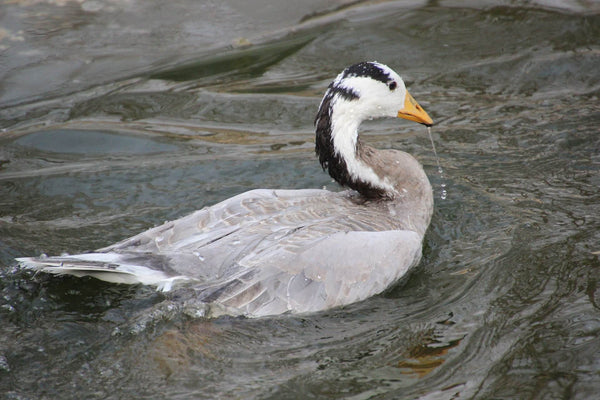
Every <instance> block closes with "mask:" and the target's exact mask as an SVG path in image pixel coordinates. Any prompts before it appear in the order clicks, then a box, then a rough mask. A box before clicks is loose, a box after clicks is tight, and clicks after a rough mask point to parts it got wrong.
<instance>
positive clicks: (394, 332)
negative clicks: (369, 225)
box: [0, 0, 600, 399]
mask: <svg viewBox="0 0 600 400" xmlns="http://www.w3.org/2000/svg"><path fill="white" fill-rule="evenodd" d="M2 9H3V11H4V12H3V13H0V80H1V81H2V85H1V86H0V129H2V131H1V133H0V265H1V268H0V292H1V293H0V393H2V394H5V395H6V396H7V398H15V399H20V398H107V397H110V396H112V397H123V398H129V397H136V398H139V397H147V398H165V397H167V398H173V397H185V398H273V399H280V398H298V399H306V398H348V397H354V398H394V399H395V398H409V399H413V398H425V399H449V398H575V399H587V398H593V397H594V396H595V395H596V393H597V392H598V390H599V389H600V379H599V378H598V373H597V371H599V370H600V361H599V360H600V359H599V358H598V356H597V354H598V348H599V347H600V340H599V339H598V331H599V329H600V322H599V321H600V307H599V304H600V285H599V284H598V282H600V274H599V273H598V271H599V270H600V269H599V268H600V261H599V258H598V252H599V251H600V233H599V232H600V218H599V216H600V210H599V206H598V204H600V194H599V191H598V188H599V187H600V137H599V136H598V126H599V124H600V107H599V106H598V104H599V103H598V97H599V94H600V93H599V89H600V72H599V70H598V68H597V66H598V65H599V63H600V57H599V54H600V51H599V50H600V48H599V47H598V38H599V37H600V15H599V10H600V7H599V6H598V3H597V2H593V1H592V2H577V1H572V2H563V3H561V4H557V2H544V1H538V2H535V3H531V4H530V3H527V4H522V5H520V4H519V3H516V2H497V3H496V4H491V5H490V4H487V5H480V3H475V2H473V3H468V4H466V5H465V4H459V5H457V4H454V3H451V2H444V1H442V2H430V3H426V2H420V1H414V2H412V1H408V2H405V1H402V2H395V1H387V2H374V3H371V2H346V1H327V0H314V1H312V0H311V1H307V2H300V3H299V4H297V7H295V8H294V9H293V10H290V9H289V7H288V6H287V5H285V4H283V3H282V4H281V5H280V4H279V3H277V2H269V1H266V0H265V1H261V0H256V1H252V2H237V1H234V0H231V1H223V2H217V3H214V2H208V3H206V4H196V3H194V2H186V1H178V2H171V3H169V4H168V5H162V6H161V7H155V6H153V5H151V4H150V3H146V2H136V1H130V2H101V1H85V2H80V1H64V2H63V1H61V2H55V1H18V2H7V3H6V4H3V6H2ZM364 59H371V60H372V59H376V60H379V61H382V62H385V63H386V64H388V65H390V66H392V67H394V68H395V69H396V70H398V71H399V72H400V73H401V74H402V75H403V76H404V78H405V80H406V81H407V83H408V86H409V87H410V88H411V92H412V93H413V94H414V95H415V97H417V98H419V101H420V102H421V103H422V105H423V106H424V108H426V109H427V110H428V112H429V113H430V114H431V115H432V117H433V118H434V120H435V121H436V123H437V125H435V126H434V127H433V129H432V131H431V134H432V135H433V139H434V141H435V146H436V148H437V152H438V155H437V156H436V155H435V154H434V152H433V151H432V149H431V142H430V140H429V138H428V137H427V134H426V133H425V131H424V129H419V128H415V127H414V126H413V125H410V124H408V123H403V122H401V121H392V120H381V121H372V122H368V123H366V124H365V126H364V129H363V134H364V136H365V137H366V138H367V139H368V140H369V141H370V142H372V143H373V144H374V145H376V146H378V147H383V148H401V149H404V150H406V151H409V152H411V153H412V154H414V155H415V156H416V157H417V158H419V159H420V160H421V161H422V163H423V164H424V165H425V168H426V170H427V172H428V174H429V176H430V179H431V181H432V183H433V186H434V188H435V190H436V191H437V190H442V189H447V190H448V193H449V194H448V196H447V198H445V199H442V198H440V196H439V195H436V210H435V214H434V217H433V222H432V225H431V227H430V229H429V232H428V234H427V236H426V240H425V248H424V257H423V261H422V263H421V265H420V266H419V267H418V268H416V269H415V270H414V271H413V272H412V273H411V275H410V276H409V277H408V278H407V279H405V280H404V281H403V282H400V283H399V284H398V285H397V286H395V287H394V288H392V289H390V290H389V291H387V292H386V293H384V294H383V295H381V296H377V297H374V298H372V299H369V300H367V301H364V302H362V303H358V304H353V305H350V306H348V307H344V308H342V309H336V310H329V311H326V312H322V313H317V314H311V315H301V316H292V315H283V316H278V317H274V318H263V319H253V320H248V319H244V318H238V317H232V316H220V317H215V318H207V316H209V315H213V316H215V315H219V314H220V313H221V310H217V309H210V308H207V307H205V306H203V305H202V304H197V303H196V302H194V300H193V299H190V298H185V297H184V296H182V295H177V294H162V293H156V292H154V291H153V290H151V289H149V288H145V287H140V286H134V287H128V286H114V285H109V284H105V283H102V282H98V281H96V280H94V279H88V278H85V279H76V278H70V277H50V276H46V275H44V274H38V275H35V276H34V275H32V273H31V272H29V271H21V270H18V269H16V268H15V262H14V261H13V259H14V257H18V256H25V255H37V254H41V253H47V254H60V253H63V252H70V253H76V252H82V251H87V250H92V249H95V248H99V247H102V246H105V245H108V244H111V243H114V242H116V241H118V240H121V239H123V238H126V237H129V236H131V235H133V234H136V233H139V232H141V231H142V230H144V229H147V228H149V227H151V226H153V225H156V224H159V223H162V222H163V221H164V220H168V219H174V218H177V217H179V216H182V215H185V214H186V213H189V212H191V211H192V210H196V209H199V208H202V207H204V206H206V205H210V204H214V203H216V202H218V201H220V200H222V199H224V198H227V197H230V196H233V195H235V194H238V193H240V192H243V191H245V190H248V189H252V188H258V187H273V188H308V187H323V186H326V187H328V188H330V189H332V190H337V187H336V186H335V185H334V184H333V183H332V182H331V180H330V179H329V178H328V177H327V175H326V174H325V173H323V172H322V171H321V168H320V167H319V165H318V163H317V161H316V159H315V157H314V144H313V143H314V142H313V128H312V122H313V118H314V114H315V112H316V108H317V106H318V102H319V100H320V96H321V94H322V93H323V91H324V90H325V88H326V86H327V84H328V83H329V81H330V80H331V79H332V78H333V77H334V76H335V75H336V74H337V73H338V72H339V71H340V70H341V69H342V68H343V67H345V66H346V65H349V64H352V63H354V62H357V61H360V60H364ZM438 159H439V164H440V165H439V166H438V164H437V161H438ZM440 166H441V168H443V172H444V173H443V176H442V175H441V174H440V173H439V172H438V169H439V167H440ZM442 185H446V186H445V187H444V186H442Z"/></svg>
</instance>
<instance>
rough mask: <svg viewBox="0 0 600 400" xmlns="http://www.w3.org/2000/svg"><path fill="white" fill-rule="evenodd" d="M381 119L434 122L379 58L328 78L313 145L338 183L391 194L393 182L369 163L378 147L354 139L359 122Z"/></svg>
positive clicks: (370, 194) (370, 192)
mask: <svg viewBox="0 0 600 400" xmlns="http://www.w3.org/2000/svg"><path fill="white" fill-rule="evenodd" d="M381 117H399V118H404V119H407V120H411V121H414V122H418V123H420V124H423V125H426V126H431V125H432V124H433V120H432V119H431V118H430V117H429V115H428V114H427V112H425V110H424V109H423V108H422V107H421V106H420V105H419V103H417V102H416V101H415V99H414V98H413V97H412V96H411V95H410V93H409V92H408V90H407V89H406V86H405V84H404V81H403V80H402V78H401V77H400V76H399V75H398V74H397V73H396V72H395V71H393V70H392V69H391V68H389V67H388V66H386V65H384V64H380V63H377V62H362V63H358V64H355V65H352V66H350V67H348V68H346V69H345V70H344V71H342V72H341V73H340V74H339V75H338V76H337V77H336V78H335V80H334V81H333V82H331V84H330V85H329V87H328V88H327V91H326V92H325V95H324V96H323V100H322V101H321V104H320V106H319V111H318V112H317V117H316V119H315V126H316V147H315V149H316V153H317V155H318V157H319V162H320V163H321V166H322V167H323V169H324V170H327V171H328V172H329V174H330V175H331V177H333V178H334V179H335V180H336V181H337V182H338V183H340V184H341V185H343V186H348V187H350V188H352V189H355V190H357V191H359V192H360V193H361V194H363V195H365V196H366V197H393V196H394V194H395V193H396V188H395V187H394V183H393V182H390V180H389V179H388V177H386V176H385V174H382V173H381V171H375V170H374V169H373V166H372V165H370V164H371V162H372V160H373V159H374V157H375V159H376V155H377V154H376V152H377V150H375V149H372V148H370V147H368V146H366V145H363V144H362V143H361V142H360V140H359V137H358V127H359V126H360V124H361V122H362V121H364V120H365V119H373V118H381ZM367 153H368V154H369V157H366V155H367ZM373 155H374V156H373ZM369 160H371V161H369Z"/></svg>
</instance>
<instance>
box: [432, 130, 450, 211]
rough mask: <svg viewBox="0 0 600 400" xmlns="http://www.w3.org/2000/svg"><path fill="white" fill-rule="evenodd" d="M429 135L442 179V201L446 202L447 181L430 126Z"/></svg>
mask: <svg viewBox="0 0 600 400" xmlns="http://www.w3.org/2000/svg"><path fill="white" fill-rule="evenodd" d="M427 134H428V135H429V140H430V141H431V147H432V148H433V154H434V155H435V162H436V163H437V168H438V173H439V174H440V178H441V181H442V183H441V185H440V186H441V187H442V193H441V194H440V199H442V200H446V197H448V191H447V190H446V180H445V179H444V170H443V169H442V166H441V165H440V158H439V157H438V154H437V150H436V149H435V143H434V142H433V136H431V127H430V126H428V127H427Z"/></svg>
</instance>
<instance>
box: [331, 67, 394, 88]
mask: <svg viewBox="0 0 600 400" xmlns="http://www.w3.org/2000/svg"><path fill="white" fill-rule="evenodd" d="M353 76H359V77H360V76H365V77H366V76H368V77H369V78H371V79H375V80H376V81H380V82H383V83H385V84H387V83H388V82H389V81H391V80H393V79H392V77H391V76H390V75H389V74H388V72H387V71H384V70H382V69H381V68H380V67H379V66H378V65H377V64H374V63H372V62H361V63H358V64H354V65H352V66H350V67H348V68H346V69H345V70H344V75H343V78H348V77H353Z"/></svg>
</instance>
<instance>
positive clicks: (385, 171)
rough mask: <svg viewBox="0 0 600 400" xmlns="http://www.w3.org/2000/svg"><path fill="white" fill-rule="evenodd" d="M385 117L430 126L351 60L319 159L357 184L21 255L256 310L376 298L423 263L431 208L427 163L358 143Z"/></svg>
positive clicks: (315, 307) (331, 103) (395, 79)
mask: <svg viewBox="0 0 600 400" xmlns="http://www.w3.org/2000/svg"><path fill="white" fill-rule="evenodd" d="M384 116H393V117H395V116H398V117H402V118H406V119H410V120H413V121H416V122H420V123H422V124H426V125H431V124H432V121H431V119H430V118H429V116H428V115H427V114H426V113H425V111H424V110H422V109H421V108H420V106H419V105H418V103H416V101H414V99H413V98H412V97H411V96H410V94H409V93H408V92H407V91H406V88H405V86H404V83H403V82H402V79H401V78H400V77H399V76H398V75H397V74H396V73H395V72H394V71H392V70H391V69H390V68H388V67H387V66H385V65H383V64H379V63H374V62H365V63H360V64H356V65H353V66H351V67H348V68H346V69H345V70H344V71H343V72H342V73H341V74H340V75H338V77H337V78H336V79H335V80H334V81H333V82H332V83H331V84H330V85H329V88H328V90H327V92H326V94H325V96H324V98H323V100H322V102H321V105H320V107H319V111H318V114H317V118H316V121H315V125H316V131H317V133H316V151H317V154H318V156H319V161H320V163H321V165H322V166H323V168H324V169H325V170H327V171H328V172H329V174H330V175H331V176H332V177H333V178H334V179H335V180H336V181H338V182H339V183H340V184H342V185H343V186H346V187H348V188H350V189H349V190H346V191H342V192H330V191H327V190H317V189H304V190H268V189H258V190H252V191H249V192H246V193H243V194H240V195H238V196H235V197H232V198H230V199H227V200H225V201H223V202H221V203H218V204H216V205H214V206H211V207H208V208H204V209H202V210H199V211H196V212H194V213H192V214H190V215H188V216H185V217H183V218H180V219H178V220H175V221H171V222H167V223H165V224H163V225H161V226H158V227H155V228H152V229H150V230H148V231H145V232H143V233H141V234H139V235H136V236H134V237H131V238H129V239H126V240H124V241H122V242H119V243H116V244H114V245H111V246H109V247H106V248H103V249H99V250H97V251H96V252H93V253H87V254H78V255H68V256H60V257H37V258H20V259H18V261H19V262H20V263H21V265H23V266H25V267H27V268H33V269H35V270H39V271H44V272H48V273H54V274H71V275H75V276H93V277H96V278H98V279H102V280H105V281H109V282H115V283H130V284H131V283H141V284H147V285H154V286H156V287H157V288H159V289H161V290H171V289H172V288H173V287H175V286H177V285H179V284H181V283H183V284H186V285H193V287H194V289H195V291H196V293H197V296H198V297H199V299H200V300H202V301H205V302H208V303H217V304H219V305H223V306H226V307H230V308H233V309H236V310H237V311H239V312H241V313H244V314H246V315H248V316H263V315H274V314H280V313H284V312H288V311H290V312H311V311H319V310H324V309H328V308H331V307H336V306H340V305H344V304H350V303H353V302H356V301H360V300H363V299H366V298H368V297H370V296H373V295H375V294H378V293H381V292H382V291H383V290H385V289H386V288H388V287H389V286H390V285H392V284H393V283H394V282H396V281H397V280H398V279H399V278H401V277H402V276H403V275H405V274H406V272H407V271H408V270H409V269H410V268H411V267H413V266H414V265H416V264H417V263H418V262H419V260H420V258H421V245H422V241H423V236H424V234H425V231H426V230H427V226H428V225H429V222H430V219H431V215H432V212H433V195H432V189H431V185H430V183H429V180H428V179H427V176H426V174H425V172H424V171H423V168H422V167H421V165H420V164H419V163H418V161H417V160H415V159H414V158H413V157H412V156H411V155H409V154H407V153H405V152H401V151H397V150H377V149H374V148H372V147H370V146H368V145H366V144H364V143H363V142H362V141H361V140H360V138H359V136H358V126H359V125H360V122H361V121H362V120H364V119H366V118H377V117H384Z"/></svg>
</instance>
